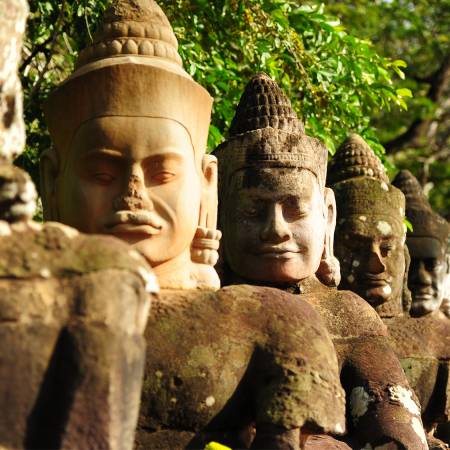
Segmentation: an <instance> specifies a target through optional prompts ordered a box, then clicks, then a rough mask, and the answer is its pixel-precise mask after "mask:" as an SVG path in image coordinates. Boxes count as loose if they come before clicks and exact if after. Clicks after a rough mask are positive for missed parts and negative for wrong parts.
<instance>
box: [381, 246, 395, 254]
mask: <svg viewBox="0 0 450 450" xmlns="http://www.w3.org/2000/svg"><path fill="white" fill-rule="evenodd" d="M394 249H395V245H394V244H383V245H381V246H380V250H381V255H382V256H390V255H391V254H392V251H393V250H394Z"/></svg>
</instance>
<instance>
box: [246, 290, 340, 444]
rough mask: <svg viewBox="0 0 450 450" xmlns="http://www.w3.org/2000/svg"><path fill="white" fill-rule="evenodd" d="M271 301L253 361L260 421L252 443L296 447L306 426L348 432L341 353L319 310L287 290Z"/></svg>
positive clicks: (325, 431)
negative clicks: (262, 339) (341, 372)
mask: <svg viewBox="0 0 450 450" xmlns="http://www.w3.org/2000/svg"><path fill="white" fill-rule="evenodd" d="M275 295H276V297H275ZM280 297H281V298H280ZM271 300H272V301H271V302H270V304H265V305H264V313H265V314H267V318H268V319H269V320H268V321H267V329H266V331H265V333H264V336H265V337H264V340H265V342H263V343H261V344H260V345H258V346H257V348H256V350H255V352H254V355H253V359H252V362H251V364H250V378H251V380H252V383H251V384H252V387H253V398H254V402H255V404H254V417H255V424H256V437H255V439H254V441H253V443H252V447H251V448H254V449H277V450H295V449H299V448H300V437H301V429H302V427H304V426H308V428H310V429H311V430H314V431H316V432H318V433H324V434H327V433H330V434H342V433H343V432H344V431H345V398H344V392H343V390H342V387H341V385H340V379H339V370H338V362H337V356H336V352H335V349H334V346H333V343H332V341H331V337H330V336H329V334H328V331H327V329H326V327H325V325H324V323H323V322H322V319H321V317H320V316H319V315H318V313H317V312H316V311H315V310H314V309H313V308H312V307H311V306H310V305H309V304H308V303H306V302H304V301H303V300H300V299H299V298H298V297H297V296H293V295H290V294H287V293H282V291H276V294H275V293H274V297H272V299H271ZM278 300H281V302H280V303H278ZM272 308H273V310H271V309H272Z"/></svg>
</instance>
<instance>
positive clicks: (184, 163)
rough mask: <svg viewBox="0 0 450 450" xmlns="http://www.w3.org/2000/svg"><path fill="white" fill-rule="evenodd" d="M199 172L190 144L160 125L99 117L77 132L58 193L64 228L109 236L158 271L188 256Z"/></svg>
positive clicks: (179, 129)
mask: <svg viewBox="0 0 450 450" xmlns="http://www.w3.org/2000/svg"><path fill="white" fill-rule="evenodd" d="M199 174H200V168H199V167H197V164H196V161H195V158H194V151H193V147H192V144H191V140H190V136H189V134H188V132H187V131H186V129H185V128H183V126H181V125H180V124H179V123H177V122H175V121H172V120H168V119H160V118H147V117H120V116H118V117H103V118H96V119H92V120H90V121H88V122H86V123H84V124H83V125H82V126H81V127H80V128H79V130H78V131H77V133H76V135H75V137H74V139H73V141H72V145H71V148H70V152H69V156H68V161H67V164H66V166H65V167H64V168H63V169H62V176H60V178H59V180H58V186H57V194H56V195H57V200H56V201H57V209H58V212H59V219H60V221H61V222H63V223H65V224H68V225H71V226H73V227H75V228H77V229H79V230H81V231H83V232H86V233H102V234H103V233H105V234H113V235H115V236H117V237H119V238H121V239H123V240H124V241H126V242H128V243H130V244H132V245H133V246H134V247H135V248H136V249H137V250H139V251H140V252H141V253H142V254H143V255H144V256H145V257H146V258H147V260H148V261H149V262H150V263H151V265H152V266H154V267H155V266H158V265H160V264H162V263H164V262H166V261H169V260H173V259H174V258H177V257H178V256H179V255H181V254H183V253H185V252H189V246H190V243H191V241H192V238H193V236H194V234H195V230H196V227H197V224H198V219H199V207H200V197H201V178H200V175H199Z"/></svg>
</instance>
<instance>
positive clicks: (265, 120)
mask: <svg viewBox="0 0 450 450" xmlns="http://www.w3.org/2000/svg"><path fill="white" fill-rule="evenodd" d="M267 127H272V128H274V129H277V130H283V131H285V132H286V133H304V132H305V128H304V126H303V123H302V122H301V121H300V120H299V119H298V117H297V114H296V113H295V111H294V110H293V109H292V105H291V102H290V100H289V99H288V98H287V97H286V95H284V93H283V91H282V90H281V89H280V87H279V86H278V84H277V83H275V81H273V80H272V79H271V78H270V77H269V76H268V75H266V74H265V73H258V74H256V75H255V76H254V77H253V78H252V79H251V80H250V81H249V83H248V84H247V86H246V87H245V91H244V93H243V94H242V97H241V99H240V101H239V105H238V107H237V108H236V113H235V115H234V118H233V121H232V122H231V126H230V130H229V134H228V136H229V137H233V136H236V135H239V134H242V133H246V132H251V131H254V130H258V129H262V128H267Z"/></svg>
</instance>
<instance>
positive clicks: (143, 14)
mask: <svg viewBox="0 0 450 450" xmlns="http://www.w3.org/2000/svg"><path fill="white" fill-rule="evenodd" d="M133 55H135V56H139V55H140V56H146V57H159V58H164V59H166V60H169V61H172V62H174V63H175V64H177V65H179V66H182V61H181V57H180V55H179V54H178V42H177V38H176V37H175V34H174V32H173V30H172V27H171V25H170V23H169V20H168V19H167V17H166V15H165V14H164V12H163V11H162V9H161V8H160V7H159V6H158V5H157V4H156V2H155V1H154V0H117V1H115V2H114V4H113V5H112V6H111V7H110V8H109V9H108V10H107V12H106V13H105V16H104V19H103V23H102V24H101V25H100V28H99V30H98V31H97V33H96V35H95V37H94V43H93V44H92V45H90V46H89V47H87V48H86V49H84V50H82V51H81V52H80V55H79V58H78V62H77V68H79V67H81V66H83V65H85V64H88V63H90V62H93V61H96V60H99V59H104V58H107V57H117V56H133Z"/></svg>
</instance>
